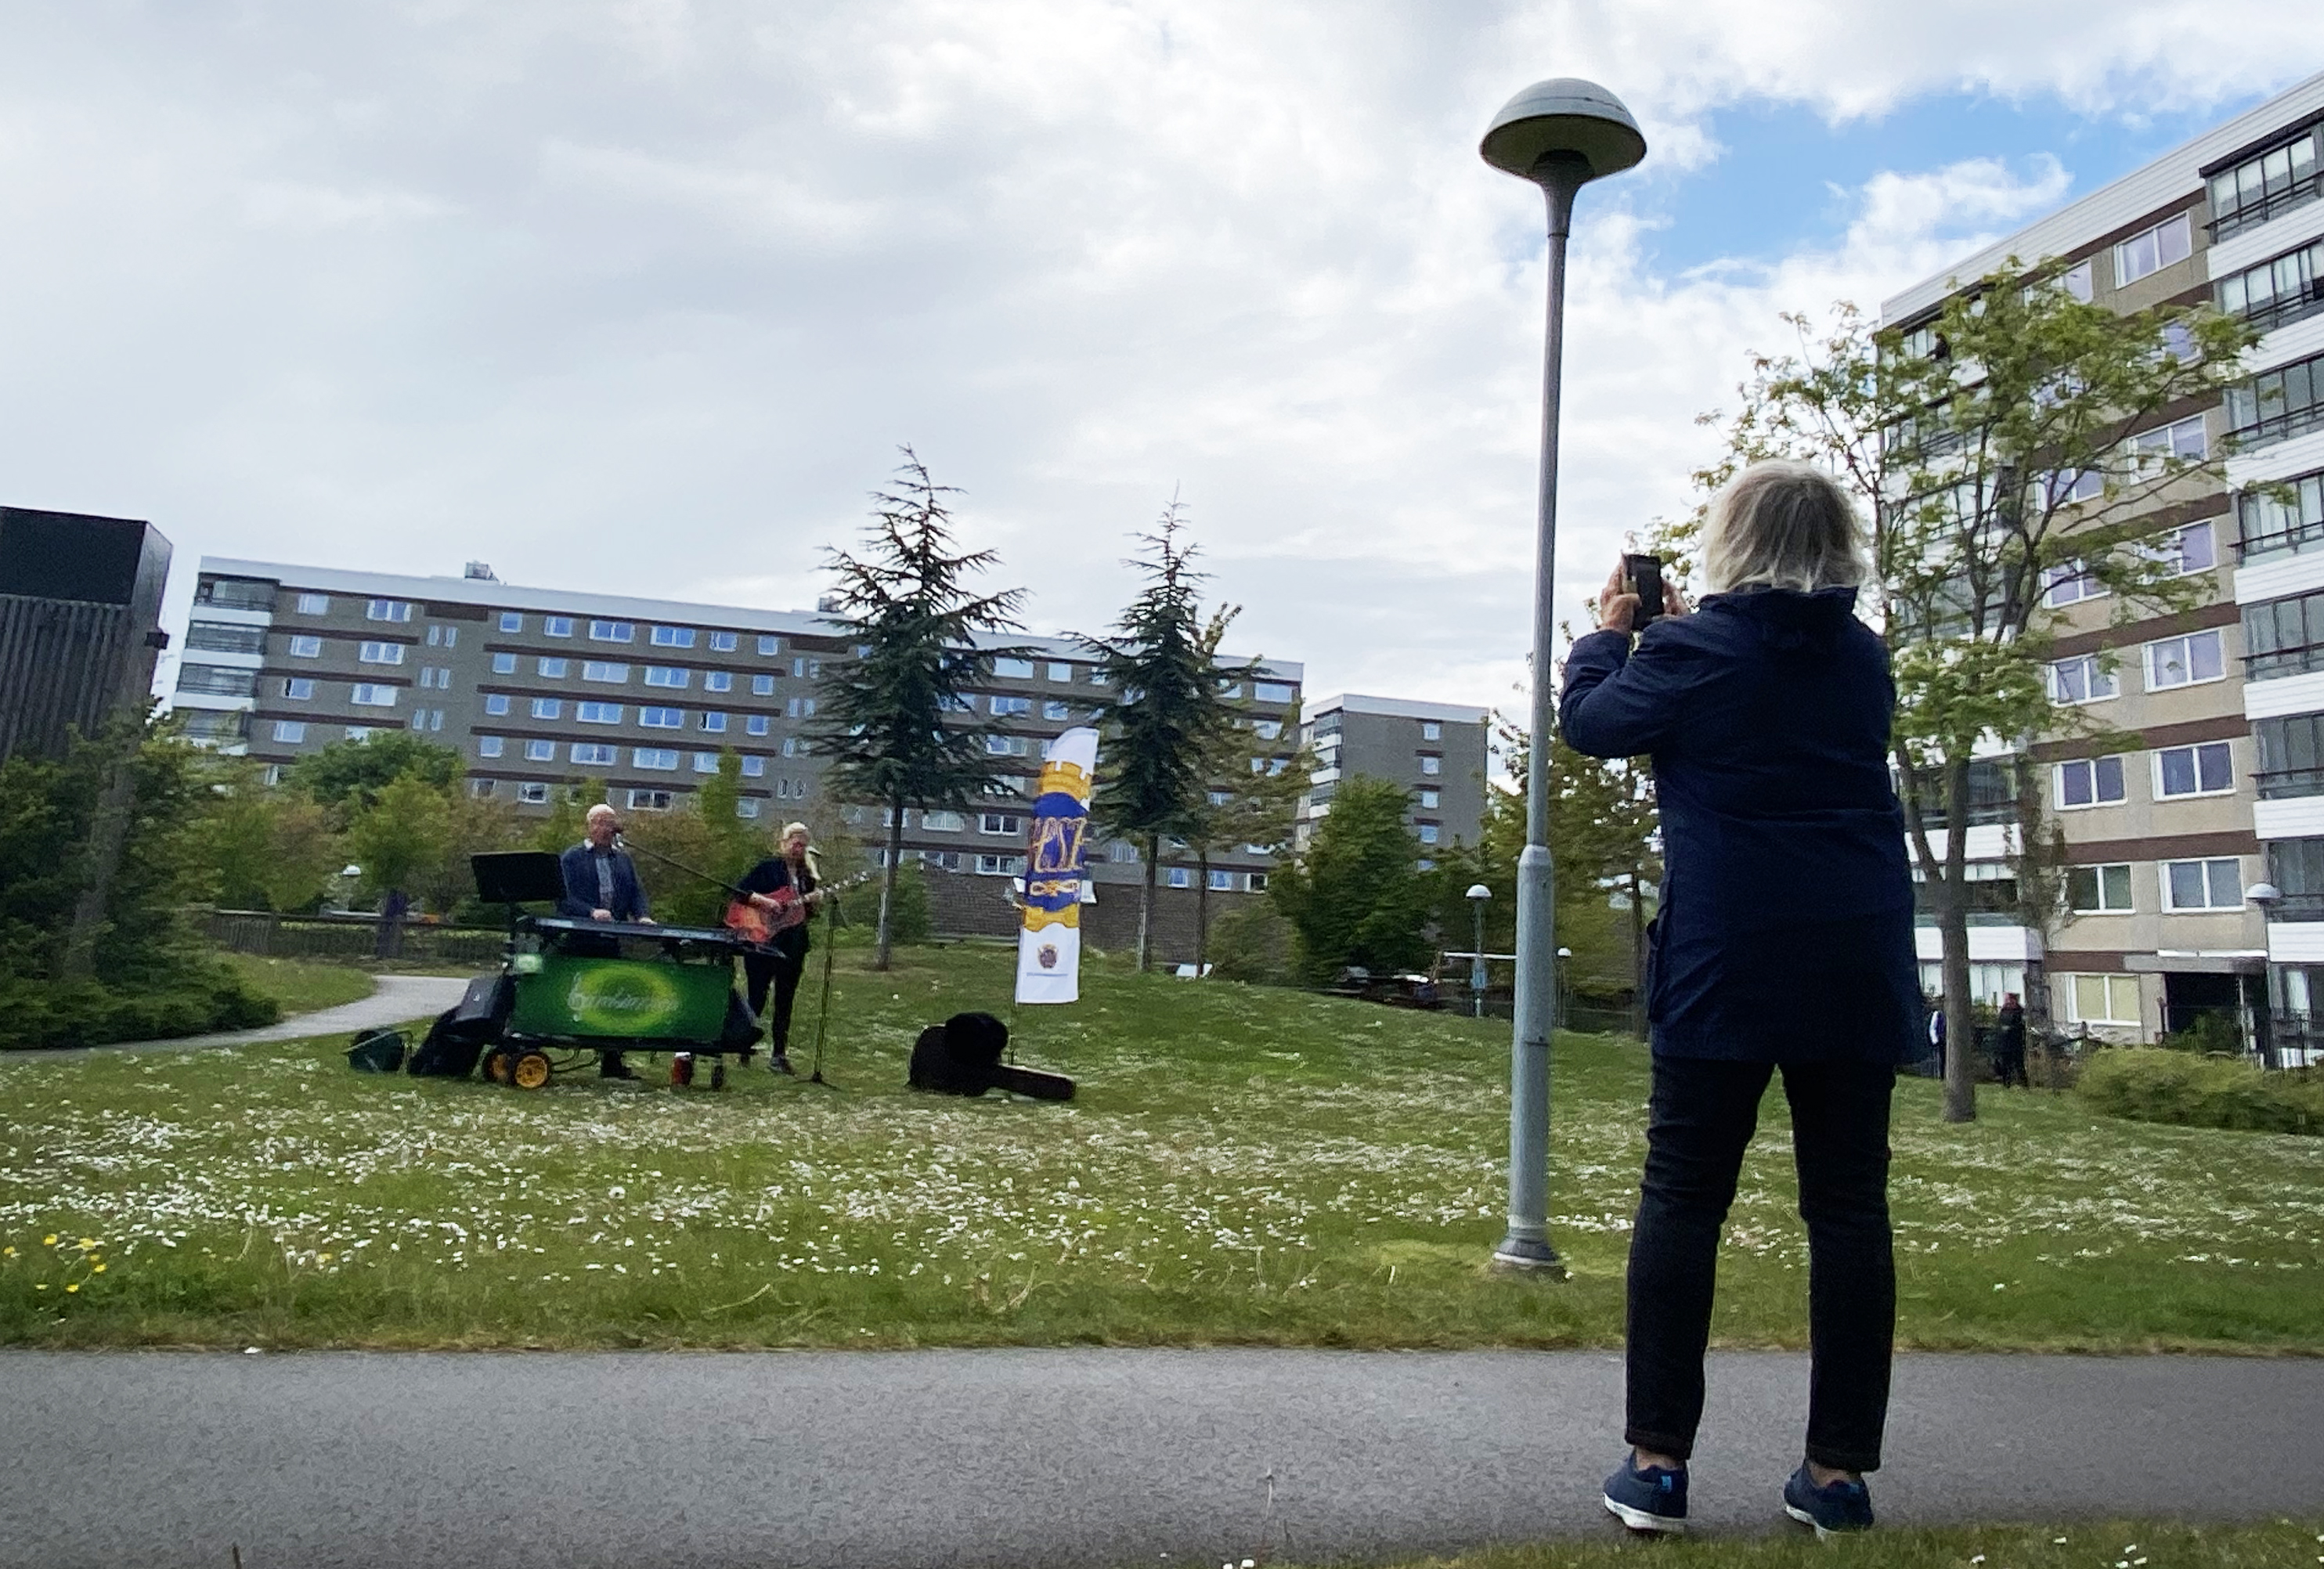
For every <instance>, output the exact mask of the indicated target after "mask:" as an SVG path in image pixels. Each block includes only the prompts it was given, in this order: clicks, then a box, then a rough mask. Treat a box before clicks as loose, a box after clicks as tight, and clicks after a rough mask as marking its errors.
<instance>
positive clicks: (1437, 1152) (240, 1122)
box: [0, 948, 2324, 1353]
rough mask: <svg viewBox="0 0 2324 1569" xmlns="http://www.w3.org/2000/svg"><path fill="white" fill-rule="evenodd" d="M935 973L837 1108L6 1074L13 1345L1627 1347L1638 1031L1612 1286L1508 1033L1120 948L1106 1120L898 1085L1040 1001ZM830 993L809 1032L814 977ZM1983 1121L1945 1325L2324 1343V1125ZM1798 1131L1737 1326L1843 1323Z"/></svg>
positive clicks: (1559, 1125)
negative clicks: (953, 1045)
mask: <svg viewBox="0 0 2324 1569" xmlns="http://www.w3.org/2000/svg"><path fill="white" fill-rule="evenodd" d="M899 960H900V962H899V967H898V968H897V969H896V970H894V971H893V972H891V973H890V974H886V975H874V974H869V973H867V972H865V971H863V970H862V969H861V968H860V967H855V966H860V965H861V964H862V962H863V956H862V954H861V953H860V952H856V953H849V954H847V955H844V956H843V959H842V968H841V972H840V987H839V996H838V1001H837V1003H836V1006H835V1012H834V1018H835V1025H834V1028H833V1032H832V1034H833V1045H832V1048H831V1052H830V1056H829V1057H828V1059H827V1061H826V1065H825V1069H826V1076H828V1077H830V1078H832V1079H833V1080H834V1081H835V1082H836V1083H837V1084H839V1085H840V1086H842V1087H841V1088H840V1089H838V1090H830V1089H825V1088H820V1087H816V1086H813V1085H809V1084H804V1083H802V1082H799V1081H797V1080H790V1079H779V1078H776V1077H775V1076H774V1075H770V1074H768V1073H766V1072H765V1071H764V1069H763V1068H761V1069H759V1070H757V1071H754V1072H752V1073H750V1074H748V1075H741V1082H740V1083H739V1084H738V1085H737V1086H736V1087H734V1088H732V1089H730V1090H728V1091H727V1092H726V1093H725V1094H711V1093H709V1092H707V1091H706V1090H673V1089H671V1088H669V1087H668V1085H667V1084H661V1083H650V1084H645V1085H622V1084H602V1083H600V1082H599V1081H597V1080H596V1079H595V1078H594V1077H582V1076H579V1075H576V1076H574V1077H573V1078H571V1079H570V1080H566V1079H559V1080H558V1082H556V1083H554V1084H551V1085H550V1086H549V1088H547V1089H545V1090H542V1091H540V1092H538V1093H534V1094H523V1093H520V1092H516V1091H512V1090H507V1089H502V1088H499V1087H496V1086H491V1085H487V1084H482V1083H475V1082H443V1081H419V1080H411V1079H403V1078H393V1079H381V1078H368V1077H363V1076H359V1075H354V1074H351V1073H350V1072H348V1071H347V1069H346V1066H345V1064H344V1062H343V1061H342V1060H341V1059H340V1057H339V1056H338V1053H337V1048H338V1047H339V1046H340V1045H342V1044H344V1043H343V1042H339V1041H337V1040H331V1041H314V1042H295V1043H290V1044H276V1045H269V1046H264V1047H253V1048H237V1049H235V1050H230V1051H212V1052H198V1053H189V1054H186V1055H183V1056H177V1055H171V1054H153V1055H144V1054H140V1055H114V1056H107V1055H105V1054H102V1053H99V1054H97V1055H95V1056H93V1057H88V1058H84V1059H80V1060H77V1061H57V1060H40V1061H23V1060H0V1342H5V1343H29V1344H47V1345H100V1344H111V1345H120V1344H141V1343H188V1344H245V1343H251V1344H258V1343H263V1344H270V1345H369V1346H419V1345H454V1346H458V1345H479V1346H481V1345H533V1344H541V1345H634V1344H701V1345H725V1344H733V1345H823V1346H853V1345H867V1346H868V1345H884V1346H898V1345H923V1344H951V1345H969V1344H984V1343H1020V1344H1047V1343H1224V1342H1232V1343H1284V1344H1323V1345H1352V1346H1463V1345H1484V1344H1499V1345H1531V1346H1570V1345H1610V1344H1614V1343H1618V1341H1619V1339H1620V1335H1621V1295H1622V1263H1623V1252H1624V1248H1625V1246H1626V1243H1627V1240H1628V1238H1627V1232H1628V1225H1629V1214H1630V1210H1631V1207H1632V1204H1633V1201H1634V1200H1633V1195H1634V1187H1635V1184H1636V1182H1637V1168H1638V1163H1639V1158H1640V1153H1641V1148H1642V1145H1641V1139H1642V1135H1641V1132H1640V1125H1641V1114H1642V1105H1643V1103H1644V1100H1645V1096H1646V1057H1645V1053H1644V1052H1643V1050H1642V1049H1641V1048H1638V1047H1637V1045H1635V1044H1633V1043H1630V1042H1627V1041H1620V1040H1615V1039H1611V1038H1587V1037H1575V1038H1568V1039H1565V1040H1563V1041H1562V1042H1561V1044H1560V1047H1559V1051H1558V1056H1557V1060H1556V1066H1555V1069H1554V1085H1555V1088H1554V1096H1555V1105H1554V1119H1553V1121H1554V1170H1553V1174H1552V1179H1551V1208H1552V1216H1553V1218H1552V1226H1553V1234H1554V1239H1555V1241H1556V1242H1557V1244H1558V1246H1559V1248H1560V1249H1561V1251H1563V1252H1564V1254H1565V1255H1566V1257H1567V1260H1568V1261H1569V1263H1570V1265H1571V1267H1572V1278H1571V1279H1570V1280H1568V1281H1566V1282H1563V1283H1549V1282H1543V1281H1539V1280H1527V1279H1507V1278H1498V1277H1495V1276H1493V1275H1491V1274H1489V1272H1488V1271H1487V1270H1486V1269H1485V1267H1484V1261H1485V1258H1486V1255H1487V1254H1488V1252H1489V1251H1490V1249H1491V1247H1492V1245H1493V1244H1494V1243H1495V1242H1496V1241H1499V1237H1500V1232H1501V1223H1500V1215H1501V1211H1502V1205H1503V1202H1504V1198H1505V1192H1506V1190H1505V1186H1504V1181H1505V1178H1504V1166H1503V1162H1504V1159H1505V1153H1504V1152H1505V1149H1506V1140H1507V1129H1508V1099H1507V1091H1506V1084H1507V1076H1508V1074H1507V1062H1508V1026H1507V1025H1506V1024H1503V1023H1498V1022H1493V1021H1486V1022H1483V1023H1478V1022H1474V1021H1471V1020H1462V1019H1455V1018H1449V1017H1442V1016H1428V1015H1420V1014H1414V1013H1409V1012H1404V1011H1389V1010H1387V1009H1382V1008H1378V1007H1373V1006H1368V1005H1365V1004H1361V1003H1356V1002H1349V1001H1338V1000H1333V999H1326V998H1320V997H1311V996H1306V995H1303V994H1299V993H1296V992H1272V991H1266V990H1256V989H1250V988H1245V987H1240V986H1236V985H1231V984H1227V983H1191V982H1183V981H1175V980H1169V979H1166V978H1161V977H1145V978H1140V977H1138V976H1134V975H1130V974H1125V973H1122V971H1121V970H1120V968H1119V967H1117V966H1115V965H1113V964H1111V962H1107V963H1102V964H1094V965H1093V974H1090V975H1089V976H1088V977H1087V978H1086V984H1085V987H1084V992H1085V1001H1083V1002H1082V1003H1081V1004H1080V1005H1079V1006H1078V1007H1075V1008H1071V1009H1056V1010H1046V1011H1036V1010H1028V1011H1027V1012H1026V1015H1025V1017H1024V1020H1023V1029H1022V1031H1021V1034H1020V1041H1021V1042H1022V1045H1023V1048H1024V1057H1025V1060H1027V1061H1029V1062H1032V1063H1035V1064H1041V1065H1047V1066H1056V1067H1058V1068H1062V1069H1064V1070H1065V1071H1067V1072H1070V1073H1073V1074H1074V1075H1076V1076H1077V1077H1079V1079H1080V1080H1081V1084H1082V1094H1081V1098H1080V1099H1079V1100H1078V1101H1077V1102H1075V1103H1073V1104H1071V1105H1062V1106H1060V1105H1045V1104H1037V1103H1028V1102H1015V1101H1010V1100H1004V1099H1001V1098H999V1097H992V1098H989V1099H987V1100H984V1101H979V1102H963V1101H956V1100H945V1099H939V1098H934V1097H927V1096H921V1095H917V1094H911V1093H909V1092H908V1091H906V1090H905V1089H904V1088H903V1087H902V1084H903V1079H904V1061H905V1057H906V1055H907V1053H908V1049H909V1047H910V1043H911V1039H912V1037H913V1035H914V1034H915V1033H916V1032H917V1030H918V1028H919V1027H920V1026H921V1025H923V1024H925V1023H927V1022H929V1021H931V1020H936V1019H940V1018H941V1017H943V1016H944V1015H945V1014H946V1013H949V1012H951V1011H954V1010H956V1009H960V1008H965V1007H973V1006H977V1005H980V1004H982V1005H988V1006H990V1005H994V1004H997V1003H999V1002H1000V1001H1001V999H1003V998H1004V997H1005V996H1006V994H1007V986H1008V975H1009V971H1010V955H1009V954H1008V953H1007V952H1005V951H1001V950H998V949H992V948H949V949H922V950H907V951H905V952H904V953H903V954H901V955H899ZM801 1013H802V1015H803V1018H802V1030H801V1033H802V1035H803V1036H804V1037H805V1038H807V1039H811V1038H812V1035H813V1027H814V1004H813V992H812V991H811V990H810V991H809V992H808V995H807V997H805V998H803V999H802V1002H801ZM798 1057H799V1058H800V1060H801V1061H802V1065H804V1060H805V1057H806V1052H805V1051H804V1050H801V1051H800V1052H799V1053H798ZM640 1061H641V1066H645V1065H647V1064H648V1063H649V1062H650V1059H642V1058H641V1059H640ZM1982 1102H1983V1105H1984V1109H1985V1116H1984V1119H1983V1120H1982V1121H1978V1122H1977V1123H1975V1124H1972V1125H1969V1126H1967V1127H1948V1126H1946V1125H1945V1124H1943V1123H1942V1122H1941V1121H1939V1120H1938V1098H1937V1086H1936V1085H1935V1084H1930V1083H1925V1082H1923V1081H1919V1080H1911V1081H1907V1082H1906V1083H1905V1084H1904V1085H1903V1086H1902V1087H1901V1089H1900V1091H1899V1096H1898V1116H1897V1124H1896V1130H1895V1148H1896V1154H1897V1163H1896V1169H1895V1186H1894V1201H1895V1216H1896V1232H1897V1251H1898V1264H1899V1270H1900V1305H1899V1308H1900V1317H1901V1323H1900V1330H1901V1337H1902V1340H1903V1342H1904V1343H1905V1344H1907V1345H1916V1346H1925V1347H1944V1348H1988V1347H1992V1348H1997V1347H2041V1348H2052V1349H2066V1348H2072V1349H2083V1350H2092V1351H2132V1350H2151V1349H2162V1348H2243V1349H2252V1350H2258V1351H2277V1352H2310V1353H2313V1352H2324V1312H2319V1307H2318V1304H2319V1302H2324V1140H2317V1139H2303V1138H2296V1137H2291V1136H2275V1135H2267V1134H2255V1133H2228V1132H2216V1131H2199V1130H2192V1129H2181V1128H2169V1127H2158V1126H2153V1125H2149V1124H2144V1123H2133V1122H2122V1121H2111V1120H2103V1119H2099V1118H2097V1117H2095V1116H2093V1115H2092V1114H2090V1113H2089V1112H2087V1111H2085V1110H2084V1109H2083V1108H2082V1107H2081V1106H2080V1104H2078V1103H2076V1102H2074V1101H2072V1100H2070V1099H2067V1098H2062V1097H2053V1096H2050V1095H2046V1094H2030V1093H2024V1092H2020V1093H2016V1094H1999V1093H1997V1092H1995V1091H1993V1090H1991V1089H1987V1091H1986V1092H1985V1093H1984V1094H1983V1096H1982ZM1785 1134H1786V1130H1785V1128H1784V1112H1783V1106H1782V1100H1781V1095H1780V1093H1779V1092H1777V1093H1775V1094H1773V1095H1772V1096H1771V1099H1770V1101H1769V1103H1768V1105H1767V1107H1766V1112H1765V1114H1764V1115H1763V1117H1762V1138H1761V1144H1760V1146H1759V1147H1758V1148H1757V1149H1756V1150H1755V1153H1754V1155H1753V1158H1752V1159H1751V1161H1750V1162H1749V1163H1748V1165H1747V1168H1746V1170H1745V1175H1744V1183H1743V1189H1742V1192H1741V1194H1740V1195H1739V1196H1738V1201H1737V1204H1736V1209H1735V1213H1734V1215H1733V1217H1732V1221H1731V1224H1730V1228H1729V1241H1728V1247H1727V1251H1726V1254H1725V1256H1724V1259H1723V1260H1722V1267H1721V1274H1720V1308H1719V1317H1718V1320H1717V1323H1716V1324H1715V1327H1714V1333H1715V1334H1716V1335H1717V1337H1718V1339H1719V1340H1720V1342H1721V1343H1727V1344H1735V1345H1797V1344H1800V1343H1802V1341H1803V1334H1804V1325H1805V1306H1804V1298H1805V1294H1806V1286H1807V1270H1806V1267H1805V1266H1806V1260H1805V1250H1804V1242H1803V1238H1802V1236H1801V1232H1800V1229H1799V1224H1798V1222H1797V1220H1796V1219H1795V1218H1794V1215H1793V1214H1792V1205H1793V1202H1794V1192H1793V1184H1792V1174H1791V1168H1790V1161H1789V1158H1788V1153H1787V1151H1786V1150H1785V1149H1784V1146H1783V1142H1782V1141H1783V1140H1784V1137H1785ZM51 1239H53V1241H51Z"/></svg>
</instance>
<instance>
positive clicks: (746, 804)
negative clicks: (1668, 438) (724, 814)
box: [734, 796, 759, 817]
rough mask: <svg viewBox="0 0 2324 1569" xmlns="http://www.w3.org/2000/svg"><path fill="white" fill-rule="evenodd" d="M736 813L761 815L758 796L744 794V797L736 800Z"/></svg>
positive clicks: (740, 814)
mask: <svg viewBox="0 0 2324 1569" xmlns="http://www.w3.org/2000/svg"><path fill="white" fill-rule="evenodd" d="M734 815H735V816H736V817H757V816H758V815H759V802H758V799H757V798H755V797H752V796H744V797H743V798H742V799H740V800H738V801H736V802H735V803H734Z"/></svg>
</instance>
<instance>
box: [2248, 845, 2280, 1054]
mask: <svg viewBox="0 0 2324 1569" xmlns="http://www.w3.org/2000/svg"><path fill="white" fill-rule="evenodd" d="M2244 898H2246V900H2250V901H2251V902H2252V903H2253V904H2254V905H2256V906H2257V907H2258V908H2259V917H2260V919H2261V920H2262V921H2263V922H2273V920H2274V919H2275V907H2276V906H2277V905H2279V904H2282V902H2283V890H2282V889H2281V888H2278V887H2277V886H2276V885H2275V884H2274V883H2273V882H2255V883H2253V884H2252V885H2251V886H2250V887H2249V888H2247V889H2246V890H2244ZM2267 946H2268V948H2269V949H2270V950H2271V952H2270V955H2269V956H2270V958H2273V949H2274V947H2275V939H2274V937H2273V934H2271V935H2270V936H2269V937H2268V939H2267ZM2272 986H2273V977H2272V976H2269V975H2268V974H2266V973H2265V972H2264V970H2263V972H2262V974H2261V980H2260V994H2259V1006H2258V1007H2257V1008H2255V1009H2254V1010H2253V1015H2254V1017H2253V1020H2252V1025H2253V1028H2252V1035H2253V1038H2255V1040H2256V1041H2257V1042H2258V1044H2259V1060H2260V1061H2261V1063H2262V1064H2264V1066H2268V1067H2271V1068H2273V1067H2277V1066H2281V1061H2282V1059H2281V1058H2280V1057H2278V1055H2277V1053H2276V1049H2275V1000H2274V997H2273V992H2272V990H2271V988H2272Z"/></svg>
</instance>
